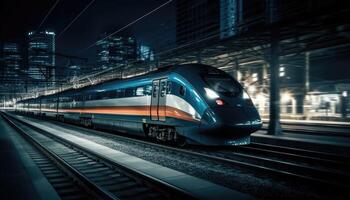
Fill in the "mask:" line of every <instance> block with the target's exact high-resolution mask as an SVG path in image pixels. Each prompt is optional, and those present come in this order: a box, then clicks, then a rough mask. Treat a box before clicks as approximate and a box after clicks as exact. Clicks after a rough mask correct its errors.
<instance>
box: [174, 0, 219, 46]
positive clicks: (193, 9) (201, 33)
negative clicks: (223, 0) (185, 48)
mask: <svg viewBox="0 0 350 200" xmlns="http://www.w3.org/2000/svg"><path fill="white" fill-rule="evenodd" d="M219 31H220V0H177V1H176V44H177V45H178V46H181V45H184V44H188V43H190V42H193V41H196V40H200V39H203V38H206V37H212V38H213V39H214V38H219V36H220V34H219Z"/></svg>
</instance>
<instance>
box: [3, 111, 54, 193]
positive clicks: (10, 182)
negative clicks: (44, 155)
mask: <svg viewBox="0 0 350 200" xmlns="http://www.w3.org/2000/svg"><path fill="white" fill-rule="evenodd" d="M22 149H23V146H22V143H21V138H20V136H19V135H17V133H16V131H15V130H14V129H13V128H12V127H11V126H9V125H8V124H7V123H6V122H5V121H4V119H3V118H2V117H1V116H0V160H1V161H0V196H1V199H7V200H10V199H11V200H12V199H13V200H17V199H59V197H58V195H57V194H56V192H55V190H54V189H53V188H52V186H51V185H50V183H49V182H48V181H47V179H46V178H45V176H44V175H43V174H42V173H41V171H40V170H39V168H37V167H36V165H35V163H34V162H33V161H32V160H31V158H30V157H29V156H28V155H27V154H26V153H25V152H24V151H23V150H22Z"/></svg>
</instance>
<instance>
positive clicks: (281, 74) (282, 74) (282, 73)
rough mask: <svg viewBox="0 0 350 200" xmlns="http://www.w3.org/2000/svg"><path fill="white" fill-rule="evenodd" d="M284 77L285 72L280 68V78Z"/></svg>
mask: <svg viewBox="0 0 350 200" xmlns="http://www.w3.org/2000/svg"><path fill="white" fill-rule="evenodd" d="M285 75H286V71H285V68H284V67H280V77H283V76H285Z"/></svg>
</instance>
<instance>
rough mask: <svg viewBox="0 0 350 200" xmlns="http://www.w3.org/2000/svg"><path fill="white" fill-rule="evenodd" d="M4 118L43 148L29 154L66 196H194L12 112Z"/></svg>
mask: <svg viewBox="0 0 350 200" xmlns="http://www.w3.org/2000/svg"><path fill="white" fill-rule="evenodd" d="M3 117H4V119H5V120H6V121H7V122H8V123H9V124H10V125H11V126H13V127H14V128H15V129H16V130H17V131H18V132H19V133H20V134H21V135H23V136H24V138H26V140H28V141H29V142H30V143H32V144H34V145H35V146H36V147H37V149H38V150H40V152H39V154H35V153H32V151H31V152H29V154H30V155H32V157H33V158H34V159H37V161H38V164H39V168H40V169H42V170H43V171H42V172H43V174H44V175H45V176H46V177H47V178H48V180H49V181H50V178H52V182H51V183H52V184H53V187H54V188H55V189H57V192H58V193H59V194H61V197H62V199H79V198H81V199H89V198H90V199H184V198H185V199H192V198H193V197H192V196H190V195H189V194H187V193H186V192H185V191H182V190H181V189H178V188H174V187H172V186H170V185H167V184H164V183H162V182H157V181H156V180H154V179H153V178H150V177H147V176H145V175H143V174H137V173H135V172H134V171H131V170H128V169H126V168H125V167H123V166H118V165H117V164H116V163H111V162H109V161H107V160H104V159H102V158H100V157H99V156H98V155H95V154H94V153H92V152H90V151H88V150H86V149H81V148H79V147H77V146H75V145H72V144H70V143H69V142H67V141H62V140H61V139H59V138H57V137H55V136H53V135H50V134H49V133H48V132H46V131H45V130H41V129H38V128H36V127H34V126H31V125H30V124H28V123H26V122H24V121H21V120H19V119H16V118H13V117H11V116H9V115H3ZM42 154H44V155H47V156H49V157H50V160H45V159H44V158H43V157H42V156H40V155H42ZM55 165H58V166H60V169H61V170H58V169H55V168H53V166H55ZM71 180H73V181H71ZM67 181H68V182H67ZM69 181H71V182H69ZM76 183H78V184H76ZM72 185H73V186H76V185H79V187H77V188H78V189H76V188H75V187H69V186H72ZM55 186H56V187H55Z"/></svg>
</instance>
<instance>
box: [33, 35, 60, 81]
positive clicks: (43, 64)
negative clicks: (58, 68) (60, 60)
mask: <svg viewBox="0 0 350 200" xmlns="http://www.w3.org/2000/svg"><path fill="white" fill-rule="evenodd" d="M28 75H29V78H32V79H34V80H36V81H40V82H41V81H42V83H45V84H38V86H53V85H54V81H55V33H54V32H50V31H40V32H29V33H28Z"/></svg>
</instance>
